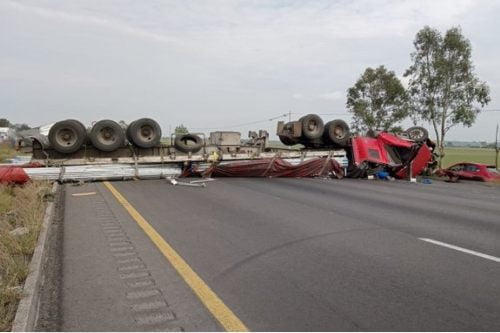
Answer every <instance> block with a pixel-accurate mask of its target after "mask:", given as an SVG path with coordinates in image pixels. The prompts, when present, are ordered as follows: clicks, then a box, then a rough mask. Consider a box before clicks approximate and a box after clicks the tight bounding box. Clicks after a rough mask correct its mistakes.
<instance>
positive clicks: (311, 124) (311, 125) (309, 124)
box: [307, 120, 318, 131]
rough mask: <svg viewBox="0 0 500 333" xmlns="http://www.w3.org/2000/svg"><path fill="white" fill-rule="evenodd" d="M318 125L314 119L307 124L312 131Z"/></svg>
mask: <svg viewBox="0 0 500 333" xmlns="http://www.w3.org/2000/svg"><path fill="white" fill-rule="evenodd" d="M317 127H318V124H316V121H314V120H309V122H308V124H307V128H308V129H309V130H310V131H314V130H315V129H316V128H317Z"/></svg>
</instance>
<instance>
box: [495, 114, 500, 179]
mask: <svg viewBox="0 0 500 333" xmlns="http://www.w3.org/2000/svg"><path fill="white" fill-rule="evenodd" d="M499 151H500V148H499V147H498V124H497V132H496V134H495V167H496V168H497V170H498V152H499Z"/></svg>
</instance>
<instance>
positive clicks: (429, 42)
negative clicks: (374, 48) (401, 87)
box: [405, 26, 490, 167]
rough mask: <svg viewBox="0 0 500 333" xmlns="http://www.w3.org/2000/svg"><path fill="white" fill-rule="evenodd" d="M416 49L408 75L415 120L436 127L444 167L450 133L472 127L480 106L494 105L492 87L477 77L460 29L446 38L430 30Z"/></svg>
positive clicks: (422, 34) (425, 30) (417, 39)
mask: <svg viewBox="0 0 500 333" xmlns="http://www.w3.org/2000/svg"><path fill="white" fill-rule="evenodd" d="M413 45H414V46H415V51H414V52H413V53H412V54H411V59H412V62H413V64H412V65H411V66H410V68H409V69H408V70H407V71H406V72H405V77H409V78H410V80H409V85H408V93H409V95H410V96H411V103H410V108H411V112H412V117H413V118H414V119H422V120H424V121H428V122H430V123H431V124H432V126H433V128H434V132H435V135H436V144H437V147H438V151H439V167H441V165H442V159H443V157H444V140H445V136H446V133H447V132H448V131H449V130H450V129H451V128H452V127H453V126H456V125H458V124H462V125H464V126H467V127H470V126H472V124H473V123H474V121H475V120H476V116H477V114H478V113H479V112H480V108H479V107H478V106H479V105H480V106H481V107H483V106H484V105H486V104H488V102H489V101H490V95H489V87H488V85H487V84H486V83H485V82H482V81H480V80H479V79H478V78H477V77H476V75H475V73H474V66H473V64H472V59H471V53H472V49H471V45H470V42H469V41H468V40H467V39H466V38H465V37H464V36H463V35H462V31H461V29H460V28H457V27H454V28H451V29H449V30H448V31H447V32H446V34H445V36H444V37H443V36H442V35H441V33H440V32H439V31H438V30H436V29H432V28H430V27H427V26H426V27H424V28H423V29H422V30H420V31H419V32H418V33H417V35H416V37H415V40H414V42H413Z"/></svg>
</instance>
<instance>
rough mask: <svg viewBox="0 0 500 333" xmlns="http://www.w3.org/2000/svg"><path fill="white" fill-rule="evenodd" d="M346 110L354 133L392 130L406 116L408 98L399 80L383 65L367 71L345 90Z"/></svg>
mask: <svg viewBox="0 0 500 333" xmlns="http://www.w3.org/2000/svg"><path fill="white" fill-rule="evenodd" d="M347 108H348V109H349V112H351V113H352V114H353V120H352V124H351V126H352V128H353V130H354V131H356V132H358V133H359V132H364V131H367V130H385V131H390V130H393V129H396V127H394V125H395V124H396V123H397V122H399V121H401V120H403V119H404V118H406V117H407V116H408V98H407V94H406V90H405V88H404V87H403V85H402V84H401V81H399V79H398V78H397V77H396V74H394V72H392V71H388V70H387V69H386V68H385V67H384V66H380V67H378V68H376V69H373V68H367V69H366V70H365V72H364V73H363V75H361V77H360V78H359V79H358V81H357V82H356V84H355V85H354V86H353V87H352V88H349V90H348V91H347Z"/></svg>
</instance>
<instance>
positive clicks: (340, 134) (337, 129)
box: [333, 126, 345, 139]
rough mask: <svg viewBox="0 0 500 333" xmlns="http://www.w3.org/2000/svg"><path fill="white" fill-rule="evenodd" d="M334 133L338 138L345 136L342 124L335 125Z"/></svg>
mask: <svg viewBox="0 0 500 333" xmlns="http://www.w3.org/2000/svg"><path fill="white" fill-rule="evenodd" d="M333 135H334V136H335V138H337V139H343V138H344V136H345V132H344V129H343V128H342V127H341V126H335V128H334V129H333Z"/></svg>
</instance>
